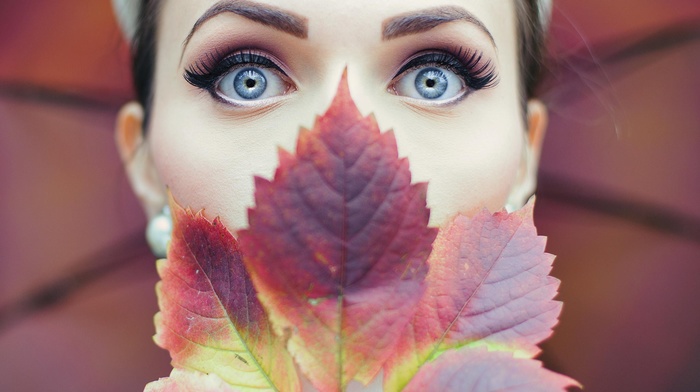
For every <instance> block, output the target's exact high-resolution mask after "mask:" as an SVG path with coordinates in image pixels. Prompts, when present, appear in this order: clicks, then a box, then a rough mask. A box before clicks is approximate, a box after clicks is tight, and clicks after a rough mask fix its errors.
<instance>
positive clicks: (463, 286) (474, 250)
mask: <svg viewBox="0 0 700 392" xmlns="http://www.w3.org/2000/svg"><path fill="white" fill-rule="evenodd" d="M532 210H533V205H532V203H531V204H530V205H528V206H526V207H525V208H523V209H522V210H520V211H518V212H516V213H513V214H507V213H505V212H501V213H496V214H493V215H492V214H490V213H489V212H488V211H485V210H484V211H482V212H481V213H479V214H478V215H476V216H475V217H474V218H468V217H466V216H462V215H460V216H457V217H456V218H455V219H454V220H453V221H452V222H451V223H449V224H448V225H447V226H446V227H444V228H443V229H441V231H440V234H439V235H438V238H437V239H436V240H435V243H434V244H433V248H434V250H433V253H432V254H431V256H430V259H429V264H430V273H429V275H428V277H427V279H426V282H427V284H428V288H427V290H426V293H425V295H424V296H423V298H422V299H421V302H420V304H419V305H418V307H417V310H416V313H415V315H414V317H413V320H412V322H411V323H409V324H407V326H406V328H405V329H404V331H403V334H402V338H401V345H400V346H399V347H398V348H397V350H396V352H395V353H394V355H393V356H392V358H391V359H390V360H389V361H388V362H387V365H386V366H385V371H386V377H385V386H386V387H387V389H388V390H394V389H400V388H401V387H402V386H404V385H406V383H407V382H408V381H409V380H410V379H411V377H412V376H413V375H414V374H416V371H417V370H418V368H419V367H420V366H422V365H423V364H424V363H425V362H426V361H427V360H428V359H430V358H431V357H432V356H433V355H434V354H436V353H437V352H438V350H445V349H448V348H451V347H457V346H463V345H486V346H488V347H489V348H490V349H493V350H501V351H510V352H513V353H515V354H516V355H517V356H521V357H533V356H534V355H536V354H537V353H538V352H539V348H538V347H537V344H538V343H540V342H541V341H542V340H544V339H546V338H547V337H549V335H551V333H552V327H553V326H554V325H555V324H556V323H557V317H558V316H559V313H560V312H561V303H560V302H557V301H553V300H552V298H553V297H554V296H555V295H556V293H557V288H558V287H559V281H558V280H557V279H555V278H553V277H551V276H548V274H549V271H550V270H551V264H552V261H553V259H554V256H552V255H550V254H547V253H544V246H545V238H544V237H539V236H537V231H536V229H535V227H534V225H533V224H532Z"/></svg>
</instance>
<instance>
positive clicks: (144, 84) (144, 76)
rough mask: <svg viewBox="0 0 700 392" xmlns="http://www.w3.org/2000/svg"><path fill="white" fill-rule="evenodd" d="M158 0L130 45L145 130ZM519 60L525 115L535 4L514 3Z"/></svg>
mask: <svg viewBox="0 0 700 392" xmlns="http://www.w3.org/2000/svg"><path fill="white" fill-rule="evenodd" d="M160 3H161V1H160V0H142V2H141V10H140V13H139V15H140V16H139V19H138V22H137V27H136V34H135V35H134V40H133V42H132V46H131V47H132V59H133V67H132V71H133V80H134V86H135V88H136V98H137V99H138V100H139V102H140V103H141V104H142V105H143V107H144V112H145V118H144V129H146V128H147V126H148V117H149V113H150V108H151V101H152V99H153V77H154V73H155V62H156V49H157V47H156V38H157V35H158V30H157V26H158V23H157V19H158V14H159V11H160ZM515 10H516V17H517V23H518V24H517V32H518V37H519V44H518V46H519V58H520V64H519V69H520V79H521V84H520V95H521V101H522V105H523V113H525V105H526V103H527V99H528V98H531V97H534V96H535V89H536V88H537V84H538V83H539V80H540V77H541V73H542V61H543V60H542V59H543V53H544V41H545V31H544V24H543V22H544V21H542V20H541V19H540V13H539V7H538V0H515Z"/></svg>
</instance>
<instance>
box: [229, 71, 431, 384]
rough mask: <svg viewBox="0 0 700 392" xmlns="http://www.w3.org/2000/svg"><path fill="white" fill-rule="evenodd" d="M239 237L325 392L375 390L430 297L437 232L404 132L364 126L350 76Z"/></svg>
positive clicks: (276, 320)
mask: <svg viewBox="0 0 700 392" xmlns="http://www.w3.org/2000/svg"><path fill="white" fill-rule="evenodd" d="M255 180H256V181H255V184H256V191H255V201H256V207H255V208H254V209H251V210H250V211H249V225H250V228H249V229H248V230H244V231H241V232H240V233H239V240H240V241H241V247H242V249H243V251H244V254H245V255H246V257H245V263H246V267H247V269H248V270H249V271H250V273H251V277H252V279H253V281H254V283H255V287H256V288H257V289H258V290H259V298H260V300H261V301H262V303H263V304H264V305H265V307H266V308H267V309H268V311H269V315H270V319H271V321H272V323H273V325H274V326H275V329H276V331H278V333H281V334H284V335H285V336H288V337H289V343H288V348H289V350H290V351H291V352H292V354H293V355H294V356H295V359H296V360H297V363H298V364H299V366H300V367H301V368H302V369H303V371H304V372H305V373H306V375H307V376H308V377H309V378H310V379H311V381H312V383H313V384H314V385H315V386H316V387H317V388H319V389H321V390H340V389H343V388H344V386H345V385H347V383H348V382H349V381H350V380H351V379H353V378H355V379H358V380H359V381H361V382H364V383H367V382H369V381H370V380H371V379H372V378H373V377H374V376H375V375H376V374H377V372H378V371H379V370H380V369H381V366H382V364H383V362H384V361H385V359H386V358H387V357H388V356H389V355H390V353H391V352H392V350H393V349H394V347H395V345H396V343H397V339H398V338H399V334H398V331H401V330H402V329H403V327H404V325H405V324H406V323H407V322H408V321H409V319H410V317H411V315H412V314H413V309H414V307H415V305H416V303H417V301H418V300H419V299H420V297H421V295H422V293H423V290H424V285H423V280H424V278H425V275H426V273H427V271H428V268H427V264H426V259H427V257H428V255H429V253H430V250H431V243H432V242H433V240H434V238H435V235H436V231H435V230H434V229H430V228H428V227H427V224H428V217H429V211H428V209H427V208H426V203H425V192H426V185H425V184H414V185H411V175H410V172H409V170H408V162H407V161H406V160H405V159H398V153H397V149H396V141H395V139H394V135H393V133H392V132H386V133H383V134H381V133H380V132H379V128H378V126H377V123H376V121H375V120H374V118H373V117H371V116H370V117H362V116H361V114H360V113H359V111H358V109H357V107H356V106H355V104H354V102H353V101H352V98H351V97H350V93H349V88H348V85H347V80H346V75H343V79H342V81H341V83H340V86H339V88H338V92H337V94H336V97H335V98H334V100H333V103H332V105H331V106H330V108H329V109H328V111H327V112H326V113H325V114H324V115H323V116H321V117H319V118H318V119H317V121H316V124H315V125H314V128H313V129H312V130H311V131H305V130H302V132H301V133H300V135H299V140H298V143H297V151H296V155H295V156H293V155H291V154H289V153H286V152H284V151H281V152H280V166H279V168H278V169H277V171H276V173H275V177H274V179H273V180H272V181H271V182H270V181H267V180H264V179H262V178H256V179H255Z"/></svg>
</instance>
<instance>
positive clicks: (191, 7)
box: [159, 0, 516, 50]
mask: <svg viewBox="0 0 700 392" xmlns="http://www.w3.org/2000/svg"><path fill="white" fill-rule="evenodd" d="M221 5H233V6H234V8H236V6H237V7H238V8H245V7H246V6H251V5H252V6H258V5H259V6H260V7H264V8H271V9H278V10H280V11H282V12H283V13H286V14H291V15H294V16H297V17H299V18H301V19H302V20H303V21H304V22H305V24H306V28H307V33H308V36H307V37H306V38H308V39H309V40H315V41H316V40H322V39H323V38H329V37H330V38H332V39H333V42H334V43H335V45H343V44H348V43H369V42H372V41H380V40H381V39H382V36H383V33H385V31H384V30H385V29H386V27H387V26H386V24H387V23H388V22H389V21H391V20H392V19H395V18H396V17H397V16H400V15H402V14H410V13H418V12H420V11H422V10H428V9H433V10H435V9H441V8H442V9H453V10H454V9H459V10H463V11H464V12H466V13H467V14H469V15H471V16H473V17H474V19H473V21H474V22H476V23H475V24H474V26H473V27H478V26H477V25H481V26H482V27H483V28H482V29H481V31H480V32H477V31H475V35H476V34H482V35H483V36H484V37H488V38H489V39H490V40H491V41H492V42H493V43H495V46H496V47H499V48H500V47H509V46H511V45H513V46H514V42H513V41H514V39H515V24H516V20H515V11H514V6H513V2H512V0H441V1H434V0H384V1H381V2H377V1H376V0H353V1H345V0H223V1H222V0H163V3H162V8H161V13H160V20H159V32H160V34H159V38H160V39H159V41H160V42H159V43H160V45H159V47H161V48H162V49H164V50H170V49H175V45H173V43H178V44H180V45H181V46H184V43H185V41H188V40H189V36H190V35H193V32H194V30H198V29H199V28H202V29H203V30H205V29H212V28H214V27H217V26H221V25H222V24H224V23H225V21H228V22H229V23H228V24H229V25H230V24H231V21H232V20H233V19H231V18H232V17H234V16H237V17H239V18H240V17H241V15H242V14H241V13H239V14H238V15H235V13H232V12H222V13H220V14H217V15H216V16H214V17H213V18H211V19H208V20H207V21H205V22H204V23H201V26H197V25H198V23H197V22H198V20H199V21H201V20H202V19H203V18H204V17H205V16H206V15H207V13H208V12H209V13H210V12H211V11H212V9H214V8H217V6H218V7H219V8H220V6H221ZM210 25H212V26H214V27H212V26H210ZM193 27H196V28H195V29H193ZM484 37H482V38H484ZM163 41H165V42H163ZM163 44H165V45H167V46H168V48H163ZM180 49H182V47H181V48H180Z"/></svg>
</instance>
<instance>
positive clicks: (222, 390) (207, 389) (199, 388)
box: [143, 369, 240, 392]
mask: <svg viewBox="0 0 700 392" xmlns="http://www.w3.org/2000/svg"><path fill="white" fill-rule="evenodd" d="M239 391H240V389H236V388H234V387H232V386H230V385H228V384H226V382H224V380H222V379H221V378H219V377H218V376H217V375H216V374H213V373H212V374H204V373H200V372H197V371H191V370H182V369H173V371H172V372H171V373H170V377H164V378H161V379H160V380H158V381H153V382H150V383H148V385H146V389H144V390H143V392H239Z"/></svg>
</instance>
